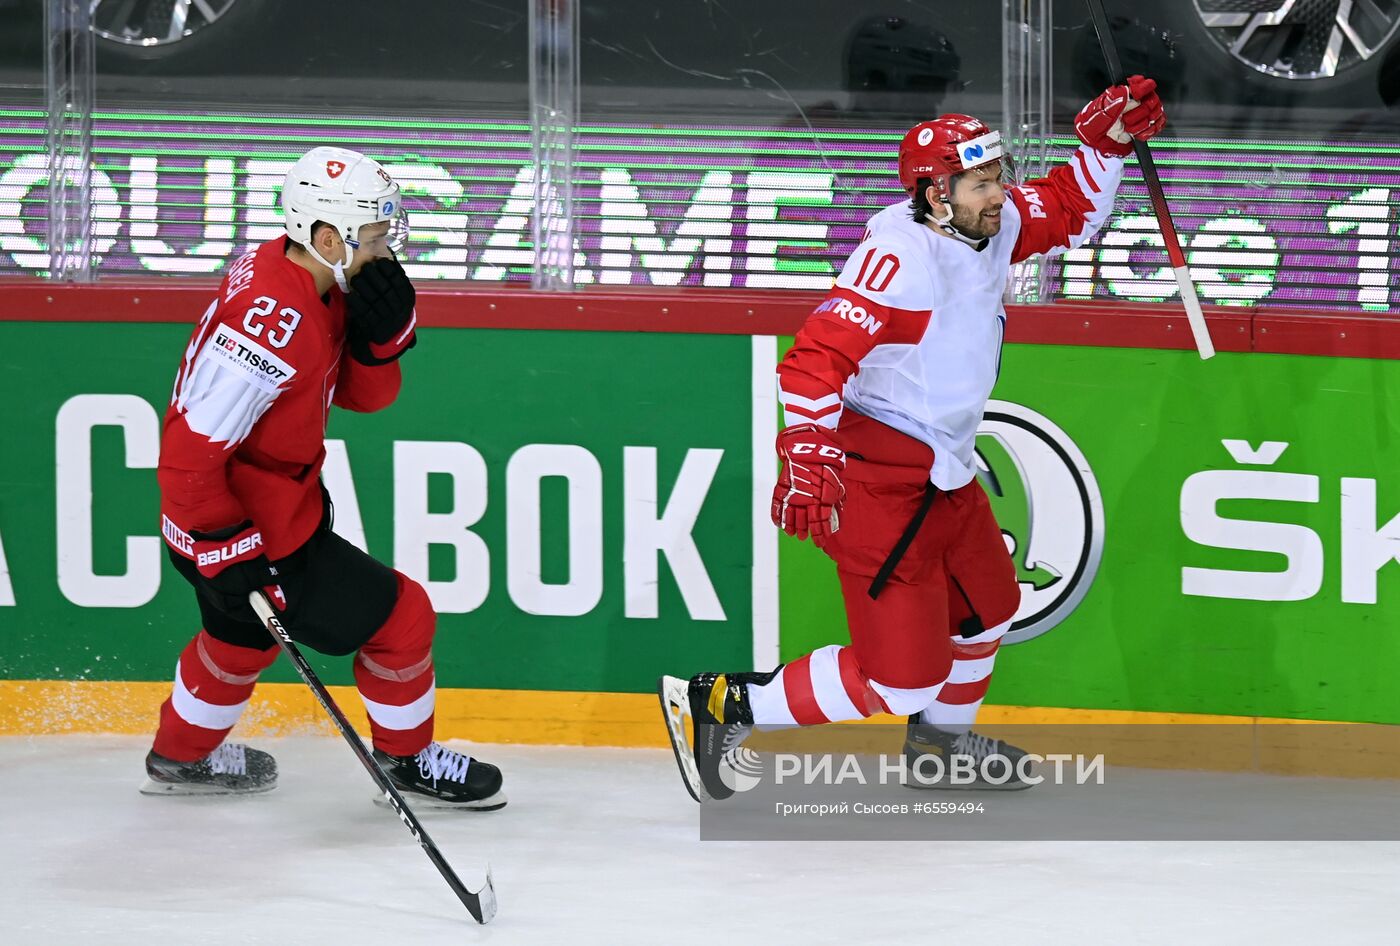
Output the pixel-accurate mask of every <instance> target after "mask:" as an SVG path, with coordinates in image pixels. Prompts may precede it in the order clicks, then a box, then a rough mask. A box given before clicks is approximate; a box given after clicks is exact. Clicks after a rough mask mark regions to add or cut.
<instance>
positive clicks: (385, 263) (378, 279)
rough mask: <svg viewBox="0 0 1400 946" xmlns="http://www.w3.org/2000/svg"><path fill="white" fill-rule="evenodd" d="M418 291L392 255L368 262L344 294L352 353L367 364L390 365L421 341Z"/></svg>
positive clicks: (352, 355)
mask: <svg viewBox="0 0 1400 946" xmlns="http://www.w3.org/2000/svg"><path fill="white" fill-rule="evenodd" d="M416 299H417V293H415V292H414V290H413V283H411V282H410V281H409V279H408V274H407V273H405V272H404V271H403V266H401V265H399V261H398V260H396V259H393V258H383V259H374V260H370V261H369V262H368V263H366V264H365V265H364V266H363V267H362V268H361V269H360V271H359V272H358V273H356V274H355V278H354V279H352V280H350V292H349V294H347V295H346V297H345V318H346V323H347V324H346V332H345V339H346V341H347V342H348V343H349V345H350V355H351V357H353V358H354V359H355V360H356V361H358V362H360V363H361V364H365V365H383V364H388V363H389V362H391V361H393V360H394V359H396V358H398V357H399V356H400V355H402V354H403V353H404V352H406V351H408V350H409V349H410V348H412V347H413V346H414V345H415V344H416V343H417V341H418V337H417V335H416V334H415V332H414V327H415V325H416V324H417V321H418V320H417V317H416V315H415V312H414V302H415V300H416Z"/></svg>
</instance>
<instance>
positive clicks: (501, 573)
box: [0, 322, 768, 692]
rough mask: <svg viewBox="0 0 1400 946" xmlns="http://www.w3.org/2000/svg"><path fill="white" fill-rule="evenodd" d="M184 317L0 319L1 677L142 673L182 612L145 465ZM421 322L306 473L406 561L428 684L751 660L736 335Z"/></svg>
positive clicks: (337, 678) (171, 645) (160, 670)
mask: <svg viewBox="0 0 1400 946" xmlns="http://www.w3.org/2000/svg"><path fill="white" fill-rule="evenodd" d="M188 331H189V330H188V327H187V326H180V325H112V324H45V323H15V322H10V323H0V345H3V350H4V351H5V352H7V362H8V364H7V370H6V371H5V372H4V373H3V379H0V397H3V398H4V399H5V402H6V403H8V404H10V405H12V406H14V408H15V409H14V410H13V411H12V413H11V421H10V423H9V424H8V430H7V433H6V441H5V442H6V447H5V450H4V457H3V466H4V472H3V474H0V543H3V548H4V561H5V563H6V564H7V565H8V574H5V572H4V570H3V569H0V576H3V580H0V624H3V626H4V643H3V648H0V678H4V679H25V678H28V679H90V680H165V679H169V676H170V673H171V669H172V668H173V667H174V663H175V658H176V656H177V655H178V652H179V648H180V647H182V646H183V644H184V642H185V641H186V640H188V639H189V637H190V635H191V634H192V633H193V632H194V631H195V630H197V628H198V624H197V620H198V619H197V613H196V611H195V609H194V606H193V601H192V598H191V592H190V589H189V586H188V585H187V584H186V583H185V582H184V581H183V580H182V579H181V578H180V577H179V576H178V575H177V574H176V573H175V572H174V570H173V568H172V567H171V566H170V564H169V563H168V562H166V561H165V556H164V554H163V552H162V549H161V545H160V542H159V540H158V538H157V537H158V534H159V533H158V531H157V526H158V520H159V515H158V492H157V487H156V482H155V475H154V466H155V462H156V457H157V453H158V443H159V428H160V418H161V416H162V415H163V413H164V408H165V404H166V402H167V399H168V397H169V391H170V384H171V380H172V378H173V372H174V368H175V366H176V362H177V360H178V358H179V356H180V353H181V351H182V350H183V346H184V344H185V341H186V337H187V334H188ZM422 335H423V338H422V341H421V343H420V344H419V345H418V347H417V348H416V349H415V350H414V351H413V352H412V354H411V356H410V357H409V358H407V359H406V360H405V363H404V364H405V382H404V388H403V392H402V394H401V396H400V397H399V399H398V401H397V402H396V403H395V404H394V405H393V406H392V407H390V408H389V409H387V410H385V411H382V412H380V413H377V414H372V415H354V414H349V413H346V412H343V411H340V410H336V411H334V412H333V413H332V419H331V424H330V428H329V431H328V437H329V438H330V440H329V442H328V460H327V466H326V481H327V483H328V484H329V486H330V488H331V490H332V493H333V495H334V497H335V501H336V519H337V530H338V531H340V532H341V533H342V534H345V535H347V537H349V538H351V539H352V540H353V541H362V542H363V543H364V544H365V545H366V546H367V548H368V550H369V551H370V552H371V553H373V554H376V555H377V556H379V557H380V558H382V559H383V560H385V561H387V562H391V563H394V564H396V565H397V566H398V567H399V568H401V569H403V570H405V571H408V572H410V573H412V574H414V576H415V577H418V578H420V579H426V580H427V585H428V588H429V591H430V594H431V595H432V597H433V600H434V603H435V605H436V606H437V609H438V611H439V614H440V617H439V624H438V635H437V647H436V662H437V674H438V683H439V685H440V686H445V687H493V688H505V689H542V690H582V691H616V692H627V691H645V690H648V689H651V688H652V687H653V686H654V681H655V678H656V676H657V675H658V673H660V672H663V671H672V672H680V671H686V670H688V669H690V668H695V669H699V668H701V667H705V666H730V665H735V664H747V663H749V662H750V661H751V660H752V652H753V645H752V638H751V633H750V628H751V626H752V620H751V611H752V597H751V591H750V587H751V574H752V571H753V568H752V555H753V541H752V534H753V516H752V514H751V507H752V488H751V481H752V461H751V456H752V448H751V441H752V433H751V415H752V410H751V406H750V398H749V392H750V388H751V383H750V350H751V348H752V343H751V341H750V339H749V338H746V337H734V336H667V335H625V336H624V335H616V334H608V333H598V332H593V333H590V332H577V333H575V332H512V331H456V330H433V329H425V330H424V331H423V333H422ZM75 354H81V357H75ZM696 365H704V366H705V371H706V383H705V384H704V385H697V384H696V383H695V381H694V378H695V375H694V366H696ZM767 436H768V435H767V434H765V438H766V437H767ZM331 666H332V667H333V669H332V670H330V671H328V677H329V682H349V680H350V671H349V665H348V663H347V662H345V661H335V662H333V663H332V664H331ZM267 679H270V680H278V679H281V680H291V679H294V677H293V676H292V675H291V672H290V671H289V670H288V669H287V668H285V667H280V666H279V667H277V668H274V669H273V670H272V671H269V674H268V676H267Z"/></svg>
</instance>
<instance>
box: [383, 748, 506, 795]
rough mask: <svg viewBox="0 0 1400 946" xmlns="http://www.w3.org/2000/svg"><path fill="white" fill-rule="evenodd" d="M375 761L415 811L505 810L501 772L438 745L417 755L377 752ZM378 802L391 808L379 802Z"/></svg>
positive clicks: (484, 763)
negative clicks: (432, 809)
mask: <svg viewBox="0 0 1400 946" xmlns="http://www.w3.org/2000/svg"><path fill="white" fill-rule="evenodd" d="M374 759H375V761H376V762H378V763H379V766H380V768H382V769H383V770H384V772H385V774H387V775H388V776H389V781H391V782H393V783H394V787H395V788H397V789H398V790H399V791H401V792H403V793H404V794H405V795H406V796H407V797H408V802H409V804H410V805H413V806H415V807H419V806H420V805H422V806H426V807H428V808H454V809H461V810H466V811H495V810H496V809H497V808H504V807H505V806H506V796H505V794H504V793H503V792H502V791H501V770H500V769H498V768H496V767H495V766H494V765H492V764H491V763H489V762H482V761H481V760H480V759H474V758H472V757H471V756H469V755H463V754H462V753H460V752H454V751H453V750H451V749H449V748H447V747H446V746H444V745H441V744H439V743H436V742H430V743H428V748H426V749H424V750H423V751H422V752H420V753H418V754H417V755H403V756H400V755H389V754H388V753H386V752H381V751H380V750H378V749H375V750H374ZM375 802H376V803H377V804H381V805H384V804H388V802H386V801H384V800H383V799H380V798H376V799H375Z"/></svg>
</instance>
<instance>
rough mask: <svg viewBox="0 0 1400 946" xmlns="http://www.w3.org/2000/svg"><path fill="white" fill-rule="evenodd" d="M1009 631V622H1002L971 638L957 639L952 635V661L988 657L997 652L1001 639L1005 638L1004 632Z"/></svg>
mask: <svg viewBox="0 0 1400 946" xmlns="http://www.w3.org/2000/svg"><path fill="white" fill-rule="evenodd" d="M1009 630H1011V622H1010V621H1003V622H1002V623H1000V624H998V625H997V626H996V627H989V628H987V629H986V630H985V631H982V632H981V633H980V634H977V635H975V636H973V637H959V636H958V635H957V634H954V635H953V659H954V660H976V659H977V658H979V657H990V656H991V655H992V654H994V653H996V652H997V647H998V646H1000V644H1001V639H1002V638H1003V637H1005V636H1006V632H1007V631H1009Z"/></svg>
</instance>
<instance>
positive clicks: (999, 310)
mask: <svg viewBox="0 0 1400 946" xmlns="http://www.w3.org/2000/svg"><path fill="white" fill-rule="evenodd" d="M1122 175H1123V161H1122V160H1121V159H1119V158H1112V157H1106V156H1104V155H1101V154H1099V153H1098V152H1097V151H1094V150H1093V149H1092V148H1089V147H1087V146H1083V147H1080V149H1079V150H1078V151H1077V152H1075V154H1074V155H1073V157H1072V158H1071V160H1070V161H1069V162H1068V163H1067V164H1065V165H1062V166H1060V167H1057V168H1055V169H1054V170H1053V171H1051V172H1050V174H1049V175H1048V176H1047V177H1045V178H1041V179H1038V180H1034V181H1029V182H1027V183H1025V184H1023V185H1020V186H1018V187H1008V188H1007V196H1008V199H1007V201H1006V203H1005V204H1004V206H1003V209H1002V225H1001V230H1000V231H999V232H998V233H997V235H996V236H994V237H992V238H991V239H990V240H989V241H988V242H987V244H986V245H985V246H984V247H983V248H982V249H981V250H978V249H974V248H973V247H972V246H969V245H968V244H966V243H963V242H961V241H959V240H955V239H952V238H949V237H946V236H943V235H941V234H938V233H935V232H933V231H932V230H931V229H930V228H929V227H927V226H924V225H923V224H918V223H915V222H914V220H913V217H912V211H911V210H910V208H909V203H908V201H902V202H900V203H899V204H896V205H894V206H890V207H886V208H885V209H884V210H882V211H880V212H879V213H877V214H876V215H875V216H874V217H872V218H870V222H869V223H868V224H867V227H866V236H865V239H864V240H863V241H862V242H861V244H860V246H858V247H857V248H856V251H855V252H854V253H853V254H851V256H850V258H849V259H848V260H847V261H846V265H845V268H844V269H843V270H842V271H841V275H840V277H839V278H838V279H837V280H836V286H835V287H834V288H833V289H832V290H831V292H830V294H828V296H827V297H826V299H825V300H824V301H823V302H822V303H821V305H819V306H817V308H816V309H815V310H814V311H813V312H812V314H811V315H810V316H808V318H807V321H806V322H805V323H804V324H803V327H802V330H801V331H800V332H799V333H798V335H797V338H796V340H795V342H794V344H793V347H792V349H791V350H790V351H789V352H788V354H787V356H786V357H785V358H784V359H783V360H782V362H781V363H780V364H779V365H778V388H779V400H780V401H781V403H782V405H783V410H784V416H785V422H786V423H787V424H788V425H792V424H804V423H816V424H820V425H822V426H824V427H829V428H832V429H836V427H837V425H838V424H839V422H840V419H841V412H842V411H843V410H844V409H845V408H846V407H850V408H852V409H853V410H855V411H858V412H859V413H861V414H864V415H866V416H867V417H871V418H874V419H875V420H878V421H880V422H881V423H884V424H887V425H889V426H890V427H893V428H895V429H896V430H899V431H900V432H902V433H905V434H907V435H909V436H911V437H914V438H915V439H917V440H920V441H922V442H923V443H926V444H928V446H929V447H931V448H932V449H933V453H934V461H933V467H932V469H930V471H929V477H930V479H931V480H932V481H933V484H934V485H935V486H937V487H939V488H940V489H944V490H952V489H957V488H958V487H960V486H963V485H966V484H967V483H968V482H970V481H971V480H972V477H973V474H974V471H975V467H974V463H973V445H974V441H975V438H976V435H977V428H978V425H979V424H980V423H981V421H982V413H983V411H984V410H985V409H986V406H987V398H988V397H990V396H991V393H992V386H993V385H994V384H995V383H996V379H997V374H998V372H999V371H1000V368H1001V346H1002V337H1003V332H1004V328H1005V324H1006V312H1005V309H1004V308H1003V307H1002V303H1001V298H1002V293H1003V291H1004V290H1005V288H1006V280H1007V277H1008V270H1009V267H1010V266H1011V264H1012V263H1016V262H1020V261H1021V260H1024V259H1026V258H1028V257H1030V256H1032V255H1034V254H1036V253H1046V254H1054V253H1063V252H1064V251H1065V250H1068V249H1072V248H1074V247H1076V246H1078V245H1079V244H1081V243H1083V242H1084V241H1085V240H1087V239H1088V238H1089V237H1090V236H1092V235H1093V234H1094V233H1095V232H1096V231H1097V230H1098V228H1099V227H1100V226H1102V225H1103V222H1104V221H1105V220H1107V219H1108V215H1109V213H1110V212H1111V211H1112V209H1113V199H1114V194H1115V193H1116V191H1117V188H1118V183H1119V181H1120V180H1121V178H1122Z"/></svg>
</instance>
